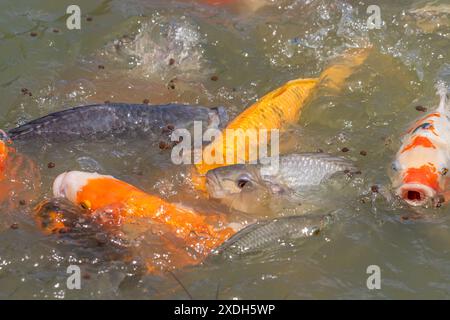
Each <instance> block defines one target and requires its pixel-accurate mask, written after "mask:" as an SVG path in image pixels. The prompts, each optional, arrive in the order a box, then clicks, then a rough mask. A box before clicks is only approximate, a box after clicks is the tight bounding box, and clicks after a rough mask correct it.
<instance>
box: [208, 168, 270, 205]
mask: <svg viewBox="0 0 450 320" xmlns="http://www.w3.org/2000/svg"><path fill="white" fill-rule="evenodd" d="M206 190H207V191H208V194H209V196H210V197H211V198H212V199H217V200H219V201H221V202H222V203H224V204H226V205H228V206H229V207H230V208H233V209H236V210H239V211H243V212H247V213H254V212H255V213H256V212H262V211H265V210H266V206H267V204H266V201H267V199H268V195H269V192H268V191H269V190H268V189H267V187H266V185H265V183H264V181H263V180H262V179H261V176H260V174H259V169H258V167H257V166H254V165H245V164H235V165H230V166H224V167H219V168H215V169H213V170H209V171H208V172H207V173H206Z"/></svg>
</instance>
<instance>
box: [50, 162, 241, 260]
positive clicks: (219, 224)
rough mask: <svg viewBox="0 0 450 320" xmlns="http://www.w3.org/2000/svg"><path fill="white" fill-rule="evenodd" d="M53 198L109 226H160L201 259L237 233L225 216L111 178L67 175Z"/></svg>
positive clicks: (56, 186)
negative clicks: (184, 205) (143, 221)
mask: <svg viewBox="0 0 450 320" xmlns="http://www.w3.org/2000/svg"><path fill="white" fill-rule="evenodd" d="M53 195H54V196H55V197H57V198H58V197H62V198H66V199H68V200H69V201H71V202H72V203H74V204H76V205H80V206H81V207H82V208H84V209H86V210H88V211H89V212H91V214H92V215H93V217H94V218H98V220H97V221H99V222H100V223H102V224H105V225H108V224H111V225H116V226H117V225H119V226H120V225H124V224H127V223H132V222H135V221H137V220H138V219H149V220H150V221H151V222H153V223H159V224H161V225H163V226H164V227H165V228H167V229H169V230H170V231H171V233H172V234H173V235H174V236H175V237H176V238H178V239H180V240H182V241H183V243H184V244H185V246H186V247H187V248H189V249H190V250H193V251H194V252H195V254H196V255H197V256H206V255H207V254H208V253H209V252H210V251H211V250H212V249H214V248H215V247H217V246H219V245H220V244H221V243H223V242H224V241H225V240H226V239H228V238H229V237H230V236H231V235H233V234H234V233H235V230H234V229H233V228H232V227H229V226H228V225H227V222H226V220H225V219H224V218H223V217H222V216H219V215H214V216H212V215H211V216H207V215H201V214H198V213H196V212H193V211H191V210H189V209H186V208H182V207H179V206H177V205H175V204H172V203H169V202H167V201H165V200H163V199H161V198H159V197H157V196H154V195H150V194H147V193H145V192H144V191H142V190H140V189H138V188H136V187H134V186H132V185H130V184H128V183H126V182H123V181H121V180H118V179H116V178H114V177H112V176H108V175H101V174H97V173H89V172H81V171H70V172H64V173H62V174H60V175H59V176H58V177H57V178H56V179H55V181H54V183H53Z"/></svg>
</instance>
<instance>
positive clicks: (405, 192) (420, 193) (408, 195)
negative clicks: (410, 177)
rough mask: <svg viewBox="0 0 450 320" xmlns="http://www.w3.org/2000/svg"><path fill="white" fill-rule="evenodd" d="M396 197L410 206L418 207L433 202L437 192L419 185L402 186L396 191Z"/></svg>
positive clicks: (408, 184)
mask: <svg viewBox="0 0 450 320" xmlns="http://www.w3.org/2000/svg"><path fill="white" fill-rule="evenodd" d="M396 193H397V195H398V196H399V197H400V198H402V199H403V200H404V201H405V202H406V203H407V204H409V205H410V206H414V207H418V206H423V205H425V204H427V203H428V202H429V201H430V200H433V199H434V198H435V197H436V195H437V192H436V190H434V189H433V188H431V187H429V186H427V185H424V184H419V183H407V184H403V185H401V186H400V187H398V188H397V190H396Z"/></svg>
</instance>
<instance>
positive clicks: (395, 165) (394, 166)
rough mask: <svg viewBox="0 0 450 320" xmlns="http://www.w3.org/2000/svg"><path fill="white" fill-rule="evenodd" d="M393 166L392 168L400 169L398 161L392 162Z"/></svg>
mask: <svg viewBox="0 0 450 320" xmlns="http://www.w3.org/2000/svg"><path fill="white" fill-rule="evenodd" d="M391 167H392V170H394V171H398V163H397V161H394V162H392V165H391Z"/></svg>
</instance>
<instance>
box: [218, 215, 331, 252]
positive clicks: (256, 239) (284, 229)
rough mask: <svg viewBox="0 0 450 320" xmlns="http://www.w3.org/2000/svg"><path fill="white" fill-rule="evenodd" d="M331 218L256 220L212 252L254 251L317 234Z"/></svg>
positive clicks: (329, 216) (312, 216) (291, 217)
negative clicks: (280, 242)
mask: <svg viewBox="0 0 450 320" xmlns="http://www.w3.org/2000/svg"><path fill="white" fill-rule="evenodd" d="M331 220H332V216H331V215H309V216H288V217H281V218H276V219H272V220H265V221H260V222H256V223H254V224H251V225H249V226H247V227H245V228H244V229H242V230H240V231H238V232H237V233H236V234H235V235H234V236H232V237H231V238H230V239H228V240H227V241H225V242H224V243H223V244H222V245H221V246H220V247H218V248H217V249H215V250H214V251H213V252H214V253H215V254H217V255H225V256H235V255H243V254H249V253H254V252H257V251H259V250H262V249H264V248H266V247H269V246H270V245H273V244H275V243H277V242H279V241H289V240H297V239H301V238H307V237H310V236H313V235H317V234H318V233H319V232H320V231H321V230H322V229H323V228H324V227H325V226H327V225H328V224H329V223H330V221H331Z"/></svg>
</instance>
